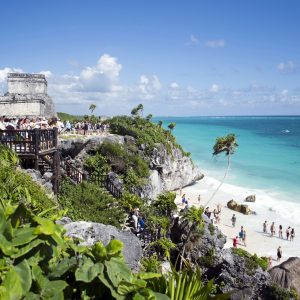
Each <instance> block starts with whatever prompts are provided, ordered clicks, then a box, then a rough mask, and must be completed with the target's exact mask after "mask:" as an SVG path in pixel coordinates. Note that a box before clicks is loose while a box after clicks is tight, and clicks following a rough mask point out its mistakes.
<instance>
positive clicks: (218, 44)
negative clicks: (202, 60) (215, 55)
mask: <svg viewBox="0 0 300 300" xmlns="http://www.w3.org/2000/svg"><path fill="white" fill-rule="evenodd" d="M205 46H206V47H209V48H224V47H225V46H226V42H225V41H224V40H210V41H206V42H205Z"/></svg>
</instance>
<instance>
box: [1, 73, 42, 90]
mask: <svg viewBox="0 0 300 300" xmlns="http://www.w3.org/2000/svg"><path fill="white" fill-rule="evenodd" d="M7 87H8V93H9V94H21V95H24V94H43V95H46V94H47V81H46V78H45V75H43V74H23V73H10V74H8V76H7Z"/></svg>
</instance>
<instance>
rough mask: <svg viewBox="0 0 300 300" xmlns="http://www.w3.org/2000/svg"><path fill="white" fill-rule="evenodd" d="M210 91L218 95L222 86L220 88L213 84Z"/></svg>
mask: <svg viewBox="0 0 300 300" xmlns="http://www.w3.org/2000/svg"><path fill="white" fill-rule="evenodd" d="M210 91H211V92H212V93H218V92H219V91H220V86H218V85H217V84H213V85H212V86H211V88H210Z"/></svg>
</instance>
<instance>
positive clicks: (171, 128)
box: [168, 122, 176, 131]
mask: <svg viewBox="0 0 300 300" xmlns="http://www.w3.org/2000/svg"><path fill="white" fill-rule="evenodd" d="M175 126H176V123H174V122H172V123H170V124H169V125H168V128H169V129H170V131H172V130H173V129H174V128H175Z"/></svg>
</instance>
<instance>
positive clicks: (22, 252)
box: [11, 239, 45, 258]
mask: <svg viewBox="0 0 300 300" xmlns="http://www.w3.org/2000/svg"><path fill="white" fill-rule="evenodd" d="M40 244H45V241H43V240H40V239H36V240H33V241H32V242H30V243H29V244H27V245H26V246H24V247H22V248H20V249H19V250H18V252H17V253H16V254H12V255H11V257H12V258H18V257H21V256H23V255H25V254H27V253H28V252H30V251H31V250H32V249H34V248H35V247H37V246H39V245H40Z"/></svg>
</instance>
